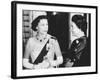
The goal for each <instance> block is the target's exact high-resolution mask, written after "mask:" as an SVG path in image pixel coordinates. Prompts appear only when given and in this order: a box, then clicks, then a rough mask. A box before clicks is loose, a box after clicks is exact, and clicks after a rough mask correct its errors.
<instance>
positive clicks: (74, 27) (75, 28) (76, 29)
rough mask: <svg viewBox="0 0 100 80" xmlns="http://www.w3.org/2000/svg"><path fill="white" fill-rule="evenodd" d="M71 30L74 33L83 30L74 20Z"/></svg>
mask: <svg viewBox="0 0 100 80" xmlns="http://www.w3.org/2000/svg"><path fill="white" fill-rule="evenodd" d="M71 32H72V34H73V35H79V34H81V30H80V29H79V28H78V27H77V25H76V24H75V23H74V22H72V23H71Z"/></svg>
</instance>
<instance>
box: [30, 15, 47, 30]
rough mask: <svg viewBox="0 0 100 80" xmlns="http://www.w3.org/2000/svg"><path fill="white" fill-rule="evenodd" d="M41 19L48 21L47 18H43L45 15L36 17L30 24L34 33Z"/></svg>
mask: <svg viewBox="0 0 100 80" xmlns="http://www.w3.org/2000/svg"><path fill="white" fill-rule="evenodd" d="M41 19H47V20H48V18H47V16H45V15H41V16H38V17H37V18H36V19H35V20H33V21H32V23H31V25H32V29H33V30H34V31H36V26H37V25H38V23H39V21H40V20H41Z"/></svg>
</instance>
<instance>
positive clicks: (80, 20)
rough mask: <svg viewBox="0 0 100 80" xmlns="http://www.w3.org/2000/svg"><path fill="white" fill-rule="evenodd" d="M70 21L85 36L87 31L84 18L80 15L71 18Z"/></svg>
mask: <svg viewBox="0 0 100 80" xmlns="http://www.w3.org/2000/svg"><path fill="white" fill-rule="evenodd" d="M72 21H73V22H74V23H75V24H76V25H77V27H78V28H79V29H81V30H82V31H83V32H84V33H85V35H86V31H87V22H86V19H85V17H83V16H82V15H74V16H73V17H72Z"/></svg>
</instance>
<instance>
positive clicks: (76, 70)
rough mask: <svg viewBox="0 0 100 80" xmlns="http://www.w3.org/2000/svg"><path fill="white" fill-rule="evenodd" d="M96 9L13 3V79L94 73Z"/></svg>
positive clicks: (90, 7)
mask: <svg viewBox="0 0 100 80" xmlns="http://www.w3.org/2000/svg"><path fill="white" fill-rule="evenodd" d="M96 11H97V7H96V6H86V5H84V6H81V5H64V4H62V5H61V4H46V3H34V2H17V1H13V2H12V15H13V16H12V33H13V34H12V44H13V45H12V49H13V50H12V70H11V74H12V78H26V77H28V78H30V77H32V78H34V77H46V76H60V75H62V76H63V75H64V76H65V75H75V74H76V75H78V74H91V73H97V62H96V61H97V60H96V58H97V51H96V47H97V46H96V29H97V28H96V27H97V25H96V21H97V19H96V18H97V13H96Z"/></svg>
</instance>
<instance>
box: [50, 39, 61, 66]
mask: <svg viewBox="0 0 100 80" xmlns="http://www.w3.org/2000/svg"><path fill="white" fill-rule="evenodd" d="M54 54H55V55H56V57H57V58H56V60H53V59H52V60H50V63H51V66H58V65H60V64H62V63H63V57H62V53H61V50H60V46H59V44H58V41H57V40H56V41H55V43H54Z"/></svg>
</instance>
